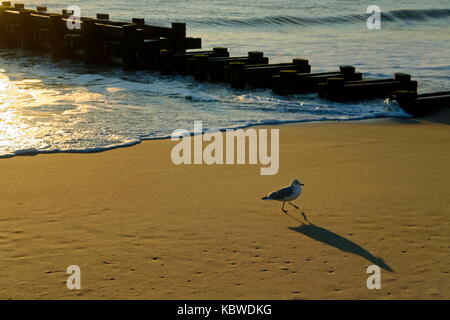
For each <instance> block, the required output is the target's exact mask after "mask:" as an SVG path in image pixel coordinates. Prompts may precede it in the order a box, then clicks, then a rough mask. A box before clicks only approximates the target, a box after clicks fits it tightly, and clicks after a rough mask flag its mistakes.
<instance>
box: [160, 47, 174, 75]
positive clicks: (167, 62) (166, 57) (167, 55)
mask: <svg viewBox="0 0 450 320" xmlns="http://www.w3.org/2000/svg"><path fill="white" fill-rule="evenodd" d="M159 71H160V72H161V74H162V75H168V74H172V73H173V50H170V49H161V50H160V51H159Z"/></svg>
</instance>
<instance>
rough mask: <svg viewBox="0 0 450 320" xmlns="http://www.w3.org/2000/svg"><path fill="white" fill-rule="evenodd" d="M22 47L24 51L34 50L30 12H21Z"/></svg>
mask: <svg viewBox="0 0 450 320" xmlns="http://www.w3.org/2000/svg"><path fill="white" fill-rule="evenodd" d="M19 37H20V39H19V40H20V47H21V48H22V49H24V50H31V49H33V21H32V19H31V13H30V12H29V11H21V12H20V36H19Z"/></svg>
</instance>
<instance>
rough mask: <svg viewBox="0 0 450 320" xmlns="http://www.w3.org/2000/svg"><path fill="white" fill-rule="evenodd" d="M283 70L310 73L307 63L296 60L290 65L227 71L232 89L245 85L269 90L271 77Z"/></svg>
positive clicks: (266, 65) (268, 65)
mask: <svg viewBox="0 0 450 320" xmlns="http://www.w3.org/2000/svg"><path fill="white" fill-rule="evenodd" d="M283 70H295V71H296V72H297V73H308V72H310V71H311V66H310V65H309V61H308V60H306V59H300V58H296V59H293V60H292V63H278V64H259V65H258V64H249V65H246V66H245V68H243V69H236V70H234V69H229V72H230V73H236V74H232V75H231V76H230V77H229V80H230V84H231V86H232V87H233V88H243V87H245V85H246V84H248V85H249V86H251V87H255V88H270V87H271V83H272V77H273V76H274V75H277V74H279V73H280V72H281V71H283Z"/></svg>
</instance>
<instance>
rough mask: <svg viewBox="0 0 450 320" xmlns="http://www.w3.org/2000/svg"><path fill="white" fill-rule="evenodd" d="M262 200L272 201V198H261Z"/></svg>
mask: <svg viewBox="0 0 450 320" xmlns="http://www.w3.org/2000/svg"><path fill="white" fill-rule="evenodd" d="M261 200H270V198H269V197H264V198H261Z"/></svg>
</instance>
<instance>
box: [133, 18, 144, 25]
mask: <svg viewBox="0 0 450 320" xmlns="http://www.w3.org/2000/svg"><path fill="white" fill-rule="evenodd" d="M131 21H132V22H133V23H134V24H137V25H138V26H143V25H144V24H145V19H144V18H133V19H131Z"/></svg>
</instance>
